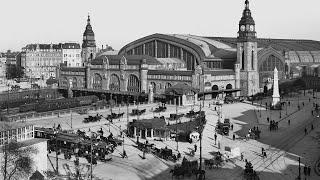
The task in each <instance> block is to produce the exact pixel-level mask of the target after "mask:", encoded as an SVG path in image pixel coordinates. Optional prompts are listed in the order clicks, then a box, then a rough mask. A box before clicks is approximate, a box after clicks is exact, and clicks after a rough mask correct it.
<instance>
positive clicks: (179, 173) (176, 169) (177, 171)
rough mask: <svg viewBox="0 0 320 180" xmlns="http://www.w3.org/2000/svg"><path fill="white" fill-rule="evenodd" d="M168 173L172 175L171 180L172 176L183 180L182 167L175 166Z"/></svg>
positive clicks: (183, 171) (183, 172)
mask: <svg viewBox="0 0 320 180" xmlns="http://www.w3.org/2000/svg"><path fill="white" fill-rule="evenodd" d="M170 173H172V179H173V176H175V177H178V178H179V177H180V176H182V177H183V178H184V175H185V173H186V171H185V170H184V169H183V168H182V167H179V166H175V167H174V169H171V170H170Z"/></svg>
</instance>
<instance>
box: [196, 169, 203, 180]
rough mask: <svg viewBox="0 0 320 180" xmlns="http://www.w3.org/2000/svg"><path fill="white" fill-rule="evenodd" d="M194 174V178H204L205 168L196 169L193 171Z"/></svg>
mask: <svg viewBox="0 0 320 180" xmlns="http://www.w3.org/2000/svg"><path fill="white" fill-rule="evenodd" d="M194 174H196V179H206V171H205V170H200V169H198V170H196V171H195V172H194Z"/></svg>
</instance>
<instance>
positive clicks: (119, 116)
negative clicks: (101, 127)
mask: <svg viewBox="0 0 320 180" xmlns="http://www.w3.org/2000/svg"><path fill="white" fill-rule="evenodd" d="M123 115H124V113H119V114H117V113H111V114H109V115H108V116H107V117H106V120H108V121H112V120H113V119H118V118H121V117H123Z"/></svg>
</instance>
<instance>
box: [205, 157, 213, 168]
mask: <svg viewBox="0 0 320 180" xmlns="http://www.w3.org/2000/svg"><path fill="white" fill-rule="evenodd" d="M213 165H214V160H213V159H205V160H204V167H205V168H207V167H209V168H210V169H212V167H213Z"/></svg>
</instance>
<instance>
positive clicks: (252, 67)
mask: <svg viewBox="0 0 320 180" xmlns="http://www.w3.org/2000/svg"><path fill="white" fill-rule="evenodd" d="M251 69H252V70H254V50H252V51H251Z"/></svg>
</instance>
